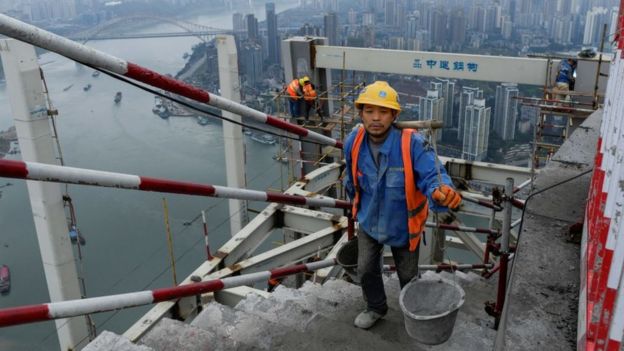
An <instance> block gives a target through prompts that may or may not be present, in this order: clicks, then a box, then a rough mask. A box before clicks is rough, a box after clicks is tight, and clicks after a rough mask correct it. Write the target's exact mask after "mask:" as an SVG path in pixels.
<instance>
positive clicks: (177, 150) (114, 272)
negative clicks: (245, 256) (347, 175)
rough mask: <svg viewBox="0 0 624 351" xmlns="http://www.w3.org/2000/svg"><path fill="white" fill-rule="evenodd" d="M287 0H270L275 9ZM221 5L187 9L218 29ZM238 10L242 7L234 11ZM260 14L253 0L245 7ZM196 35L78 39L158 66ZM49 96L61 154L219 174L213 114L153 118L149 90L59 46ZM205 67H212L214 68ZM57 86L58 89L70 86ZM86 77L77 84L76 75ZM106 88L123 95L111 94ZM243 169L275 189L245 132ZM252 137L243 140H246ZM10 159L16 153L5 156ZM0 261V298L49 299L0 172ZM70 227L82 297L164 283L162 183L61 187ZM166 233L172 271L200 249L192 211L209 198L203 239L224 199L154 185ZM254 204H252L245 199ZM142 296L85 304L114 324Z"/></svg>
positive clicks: (49, 331)
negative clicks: (72, 210) (2, 281)
mask: <svg viewBox="0 0 624 351" xmlns="http://www.w3.org/2000/svg"><path fill="white" fill-rule="evenodd" d="M294 6H296V3H294V2H293V3H285V2H284V3H282V4H279V3H278V4H277V6H276V7H277V9H276V10H277V12H278V13H279V12H281V11H283V10H285V9H286V8H291V7H294ZM232 12H233V11H221V12H220V13H210V14H202V13H199V14H195V15H193V16H192V17H188V18H186V20H188V21H191V22H194V23H200V24H204V25H209V26H213V27H220V28H231V27H232ZM245 12H248V11H245ZM255 15H256V17H258V19H259V20H264V5H263V4H262V5H258V6H257V7H256V8H255ZM142 30H144V31H145V32H156V31H159V30H162V31H165V32H166V31H175V30H176V28H175V27H173V26H171V25H169V24H160V25H154V26H149V27H146V28H143V29H142ZM198 42H199V39H197V38H157V39H133V40H119V41H113V40H110V41H94V42H90V43H89V44H88V45H90V46H92V47H94V48H96V49H99V50H102V51H105V52H107V53H110V54H112V55H115V56H118V57H120V58H123V59H126V60H128V61H131V62H135V63H138V64H140V65H143V66H145V67H148V68H150V69H154V70H156V71H158V72H160V73H169V74H172V75H175V73H177V72H178V71H179V70H180V69H182V67H183V66H184V64H185V60H184V59H183V58H182V55H183V53H185V52H189V53H190V51H191V47H192V46H193V45H195V44H197V43H198ZM40 63H42V65H43V66H42V67H43V69H44V73H45V77H46V81H47V83H48V87H49V89H50V92H51V98H52V101H53V104H54V106H55V107H56V108H57V109H58V110H59V116H58V119H57V120H58V132H59V137H60V142H61V146H62V150H63V155H64V159H65V163H66V164H67V165H69V166H73V167H84V168H92V169H98V170H106V171H112V172H122V173H130V174H139V175H148V176H152V177H163V178H172V179H177V180H187V181H195V182H204V183H210V184H221V185H223V184H225V183H226V180H225V161H224V148H223V136H222V132H221V125H220V124H218V123H210V124H208V125H206V126H200V125H199V124H198V123H197V121H196V120H195V119H194V118H170V119H168V120H163V119H161V118H159V117H157V116H156V115H154V114H153V113H152V111H151V109H152V107H153V103H154V97H153V96H152V95H150V94H148V93H145V92H143V91H141V90H139V89H137V88H134V87H132V86H128V85H125V84H124V83H122V82H119V81H117V80H114V79H112V78H110V77H108V76H105V75H104V74H102V75H100V76H99V77H92V76H91V73H92V71H91V69H89V68H85V67H82V66H78V65H76V64H75V63H74V62H72V61H70V60H68V59H66V58H63V57H61V56H59V55H56V54H52V53H47V54H44V55H42V56H41V58H40ZM214 69H216V67H215V68H214ZM72 84H73V86H72V88H70V89H69V90H67V91H64V90H63V89H64V88H65V87H68V86H69V85H72ZM86 84H91V85H92V88H91V89H90V90H89V91H88V92H85V91H83V89H82V88H83V86H85V85H86ZM116 91H121V92H123V100H122V102H121V103H120V104H118V105H116V104H114V102H113V97H114V95H115V92H116ZM11 125H13V122H12V117H11V111H10V106H9V102H8V97H7V94H6V87H5V86H4V85H2V86H0V130H5V129H7V128H8V127H9V126H11ZM245 141H246V143H247V144H248V145H249V146H250V147H247V155H246V160H247V170H246V172H247V179H248V183H249V188H251V189H259V190H263V189H267V188H269V187H272V188H279V187H280V186H281V183H282V181H281V176H280V173H281V172H280V165H279V164H278V163H277V162H276V161H274V160H272V159H271V156H272V155H273V154H275V153H276V151H277V148H278V147H277V146H276V145H263V144H258V143H256V142H253V141H250V139H249V138H248V137H246V140H245ZM250 143H253V144H250ZM10 156H11V157H13V158H19V157H20V155H10ZM7 182H10V183H12V184H13V185H12V186H9V187H4V188H1V189H0V191H2V194H1V197H0V264H7V265H9V266H10V268H11V273H12V288H11V292H10V294H8V295H6V296H0V308H5V307H12V306H20V305H25V304H39V303H45V302H48V301H49V297H48V293H47V287H46V284H45V278H44V275H43V269H42V264H41V258H40V254H39V247H38V244H37V239H36V234H35V229H34V224H33V220H32V212H31V210H30V205H29V201H28V194H27V191H26V184H25V182H24V181H19V180H9V179H0V186H2V185H4V184H6V183H7ZM69 193H70V195H71V197H72V198H73V201H74V204H75V206H76V212H77V222H78V227H79V229H80V231H81V232H82V233H83V235H84V237H85V238H86V240H87V244H86V246H84V247H83V250H82V252H83V256H84V257H83V261H82V262H83V267H84V272H85V274H84V275H85V277H86V286H87V293H88V296H101V295H108V294H117V293H124V292H131V291H137V290H145V289H153V288H157V287H165V286H171V285H172V274H171V271H170V269H169V256H168V251H167V240H166V236H165V227H164V220H163V209H162V198H163V194H157V193H144V192H138V191H127V190H125V191H124V190H117V189H108V188H106V189H105V188H96V187H86V186H70V188H69ZM165 197H166V198H167V200H168V205H169V213H170V223H171V230H172V233H173V237H174V248H175V255H176V257H177V260H176V267H177V276H178V280H181V278H183V277H185V276H187V275H188V274H189V273H190V272H191V271H192V270H193V269H194V268H196V267H197V266H198V265H199V264H200V263H201V262H202V261H203V260H205V249H204V247H203V236H202V235H203V233H202V227H201V222H200V221H196V222H195V223H194V224H193V225H191V226H185V225H184V222H187V221H190V220H192V219H193V218H195V217H196V216H197V215H198V214H199V213H200V211H201V210H202V209H210V211H209V212H208V216H209V232H210V234H211V237H210V238H211V242H210V244H211V247H212V248H213V249H216V248H218V247H220V246H221V245H222V244H223V243H225V242H226V241H227V240H228V238H229V237H230V233H229V225H228V222H227V217H228V214H227V200H222V199H213V198H200V197H189V196H175V195H165ZM250 206H251V207H254V208H261V207H262V206H263V205H262V204H253V203H252V204H250ZM149 308H150V307H139V308H133V309H128V310H124V311H121V312H118V313H112V312H110V313H100V314H97V315H94V320H95V322H96V325H97V328H98V330H104V329H106V330H111V331H114V332H117V333H123V332H124V331H125V330H126V329H127V328H128V327H129V326H130V325H131V324H132V323H133V322H134V321H136V319H137V318H138V317H139V316H140V315H142V314H143V313H145V312H146V311H147V310H148V309H149ZM55 349H58V341H57V339H56V333H55V325H54V323H53V322H45V323H36V324H31V325H24V326H17V327H10V328H3V329H0V350H3V351H4V350H55Z"/></svg>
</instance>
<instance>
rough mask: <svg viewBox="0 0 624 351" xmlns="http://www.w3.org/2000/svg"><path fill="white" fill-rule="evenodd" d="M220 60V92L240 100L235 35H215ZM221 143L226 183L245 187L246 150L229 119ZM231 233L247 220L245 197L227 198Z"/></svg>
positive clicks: (229, 115) (239, 130)
mask: <svg viewBox="0 0 624 351" xmlns="http://www.w3.org/2000/svg"><path fill="white" fill-rule="evenodd" d="M216 43H217V54H218V55H217V56H218V61H219V84H220V85H221V96H223V97H224V98H226V99H230V100H231V101H234V102H236V103H240V84H239V77H238V54H237V51H236V44H235V43H234V36H232V35H220V36H218V37H217V38H216ZM223 117H225V118H228V119H231V120H234V121H236V122H239V123H240V122H241V116H239V115H235V114H233V113H232V112H229V111H225V110H224V111H223ZM223 144H224V146H225V173H226V175H227V177H226V179H227V185H228V186H229V187H232V188H241V189H243V188H246V187H247V186H246V185H247V184H246V181H245V150H244V146H243V128H242V127H241V126H240V125H238V124H234V123H231V122H227V121H223ZM228 204H229V209H230V233H231V235H232V236H234V235H235V234H236V233H238V231H239V230H241V228H242V227H243V226H244V225H245V224H247V222H248V221H249V218H248V215H247V201H245V200H237V199H229V200H228Z"/></svg>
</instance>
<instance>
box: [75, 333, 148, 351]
mask: <svg viewBox="0 0 624 351" xmlns="http://www.w3.org/2000/svg"><path fill="white" fill-rule="evenodd" d="M82 350H83V351H154V349H152V348H151V347H148V346H145V345H137V344H133V343H132V342H131V341H130V340H128V339H127V338H126V337H124V336H121V335H117V334H115V333H111V332H109V331H106V330H105V331H103V332H102V333H101V334H100V335H98V337H97V338H95V340H93V341H91V342H90V343H89V344H88V345H87V346H85V347H84V348H83V349H82Z"/></svg>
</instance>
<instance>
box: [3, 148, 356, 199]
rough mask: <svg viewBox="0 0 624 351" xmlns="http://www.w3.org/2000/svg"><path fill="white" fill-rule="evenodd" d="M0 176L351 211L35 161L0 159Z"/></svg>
mask: <svg viewBox="0 0 624 351" xmlns="http://www.w3.org/2000/svg"><path fill="white" fill-rule="evenodd" d="M0 177H6V178H17V179H28V180H39V181H44V182H55V183H67V184H79V185H94V186H101V187H109V188H122V189H133V190H142V191H157V192H162V193H172V194H185V195H197V196H210V197H221V198H227V199H238V200H250V201H263V202H277V203H282V204H292V205H305V206H313V207H332V208H347V209H348V208H351V203H350V202H348V201H344V200H337V199H333V198H327V197H324V198H310V197H305V196H300V195H288V194H282V193H275V192H268V191H257V190H247V189H239V188H231V187H225V186H218V185H210V184H198V183H190V182H181V181H176V180H169V179H162V178H151V177H143V176H138V175H133V174H124V173H113V172H104V171H96V170H91V169H84V168H74V167H65V166H56V165H49V164H45V163H37V162H24V161H13V160H0Z"/></svg>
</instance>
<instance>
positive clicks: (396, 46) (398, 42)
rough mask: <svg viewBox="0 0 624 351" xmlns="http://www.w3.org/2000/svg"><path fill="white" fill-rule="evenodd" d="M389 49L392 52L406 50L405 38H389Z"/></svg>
mask: <svg viewBox="0 0 624 351" xmlns="http://www.w3.org/2000/svg"><path fill="white" fill-rule="evenodd" d="M388 49H391V50H403V49H405V39H403V37H390V38H388Z"/></svg>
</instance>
